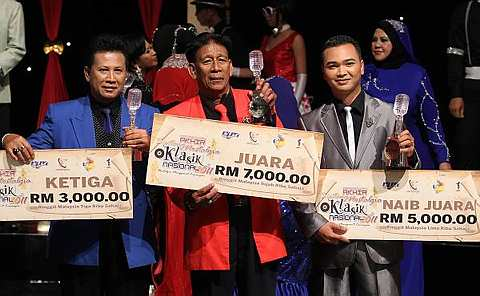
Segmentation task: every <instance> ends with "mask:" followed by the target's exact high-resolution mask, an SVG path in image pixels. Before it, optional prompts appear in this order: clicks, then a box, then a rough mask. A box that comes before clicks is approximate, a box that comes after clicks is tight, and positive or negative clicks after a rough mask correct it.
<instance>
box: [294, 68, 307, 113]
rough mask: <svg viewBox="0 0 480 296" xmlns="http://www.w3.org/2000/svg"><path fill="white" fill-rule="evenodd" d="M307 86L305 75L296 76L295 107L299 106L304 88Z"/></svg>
mask: <svg viewBox="0 0 480 296" xmlns="http://www.w3.org/2000/svg"><path fill="white" fill-rule="evenodd" d="M306 86H307V74H306V73H299V74H297V82H296V84H295V98H296V99H297V105H298V104H300V100H301V99H302V97H303V94H304V93H305V87H306Z"/></svg>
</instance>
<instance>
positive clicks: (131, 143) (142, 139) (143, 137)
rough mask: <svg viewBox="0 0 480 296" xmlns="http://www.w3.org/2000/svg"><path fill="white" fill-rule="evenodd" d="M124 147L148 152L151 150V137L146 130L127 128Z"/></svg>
mask: <svg viewBox="0 0 480 296" xmlns="http://www.w3.org/2000/svg"><path fill="white" fill-rule="evenodd" d="M123 146H125V147H130V148H134V149H138V150H141V151H146V152H148V151H149V150H150V136H149V135H148V133H147V131H146V130H144V129H138V128H133V129H130V128H126V129H125V137H124V138H123Z"/></svg>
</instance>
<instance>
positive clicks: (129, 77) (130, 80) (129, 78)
mask: <svg viewBox="0 0 480 296" xmlns="http://www.w3.org/2000/svg"><path fill="white" fill-rule="evenodd" d="M134 81H135V75H134V74H133V73H130V72H127V77H125V84H124V85H123V94H124V95H125V94H126V93H127V91H128V89H129V88H130V87H132V84H133V82H134Z"/></svg>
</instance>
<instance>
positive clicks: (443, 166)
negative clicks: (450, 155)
mask: <svg viewBox="0 0 480 296" xmlns="http://www.w3.org/2000/svg"><path fill="white" fill-rule="evenodd" d="M438 169H439V170H451V169H452V166H451V165H450V163H449V162H442V163H440V164H439V165H438Z"/></svg>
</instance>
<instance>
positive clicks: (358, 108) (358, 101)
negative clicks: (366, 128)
mask: <svg viewBox="0 0 480 296" xmlns="http://www.w3.org/2000/svg"><path fill="white" fill-rule="evenodd" d="M334 104H335V109H337V113H339V114H340V112H343V109H344V108H345V104H343V103H342V102H340V101H338V100H335V103H334ZM350 107H352V112H355V113H357V114H360V115H362V116H363V110H364V108H365V93H364V92H363V91H361V92H360V93H359V94H358V96H357V97H356V98H355V100H353V102H352V104H350Z"/></svg>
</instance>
